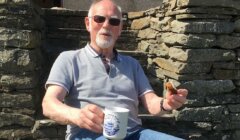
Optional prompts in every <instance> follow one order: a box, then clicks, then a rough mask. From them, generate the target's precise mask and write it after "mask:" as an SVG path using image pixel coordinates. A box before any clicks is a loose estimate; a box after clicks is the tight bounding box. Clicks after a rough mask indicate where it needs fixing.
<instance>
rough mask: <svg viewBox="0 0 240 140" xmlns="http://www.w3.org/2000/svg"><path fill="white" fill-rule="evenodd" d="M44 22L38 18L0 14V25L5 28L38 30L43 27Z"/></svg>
mask: <svg viewBox="0 0 240 140" xmlns="http://www.w3.org/2000/svg"><path fill="white" fill-rule="evenodd" d="M43 25H44V22H43V20H42V19H40V18H34V17H28V18H27V17H26V16H20V15H16V16H12V15H3V16H2V15H1V16H0V26H1V27H6V28H15V29H24V30H37V29H38V30H39V29H43V28H44V27H43Z"/></svg>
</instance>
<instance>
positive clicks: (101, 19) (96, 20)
mask: <svg viewBox="0 0 240 140" xmlns="http://www.w3.org/2000/svg"><path fill="white" fill-rule="evenodd" d="M93 20H94V21H95V22H97V23H103V22H104V21H105V20H106V18H105V17H103V16H94V17H93Z"/></svg>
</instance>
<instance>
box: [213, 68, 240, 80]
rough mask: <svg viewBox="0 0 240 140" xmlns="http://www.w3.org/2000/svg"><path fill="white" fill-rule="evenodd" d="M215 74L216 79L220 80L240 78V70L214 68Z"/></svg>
mask: <svg viewBox="0 0 240 140" xmlns="http://www.w3.org/2000/svg"><path fill="white" fill-rule="evenodd" d="M213 75H214V77H215V79H219V80H226V79H233V80H239V79H240V70H239V69H238V70H224V69H215V70H213Z"/></svg>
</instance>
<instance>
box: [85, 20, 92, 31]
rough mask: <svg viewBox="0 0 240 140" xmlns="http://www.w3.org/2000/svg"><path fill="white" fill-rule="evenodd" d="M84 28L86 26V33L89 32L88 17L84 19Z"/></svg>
mask: <svg viewBox="0 0 240 140" xmlns="http://www.w3.org/2000/svg"><path fill="white" fill-rule="evenodd" d="M84 21H85V26H86V29H87V31H88V32H90V31H91V26H90V21H89V18H88V17H85V20H84Z"/></svg>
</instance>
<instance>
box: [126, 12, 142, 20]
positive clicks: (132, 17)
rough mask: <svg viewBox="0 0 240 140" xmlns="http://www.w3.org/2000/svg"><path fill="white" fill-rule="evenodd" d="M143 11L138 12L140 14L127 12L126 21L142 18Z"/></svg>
mask: <svg viewBox="0 0 240 140" xmlns="http://www.w3.org/2000/svg"><path fill="white" fill-rule="evenodd" d="M144 15H145V14H144V11H140V12H128V19H135V18H140V17H143V16H144Z"/></svg>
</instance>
